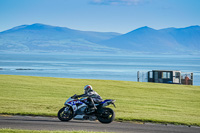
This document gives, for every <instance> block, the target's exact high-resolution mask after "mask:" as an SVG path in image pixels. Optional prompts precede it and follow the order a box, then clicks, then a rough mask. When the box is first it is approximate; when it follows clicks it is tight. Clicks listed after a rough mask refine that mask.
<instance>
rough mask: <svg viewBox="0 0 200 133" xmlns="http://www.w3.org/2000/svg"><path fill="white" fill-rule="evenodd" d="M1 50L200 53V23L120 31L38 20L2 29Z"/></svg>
mask: <svg viewBox="0 0 200 133" xmlns="http://www.w3.org/2000/svg"><path fill="white" fill-rule="evenodd" d="M0 51H6V52H65V53H80V52H83V53H85V52H86V53H134V52H137V53H159V54H162V53H164V54H171V53H172V54H184V53H186V54H200V26H190V27H186V28H166V29H161V30H155V29H152V28H150V27H147V26H146V27H141V28H138V29H136V30H133V31H131V32H129V33H126V34H119V33H114V32H93V31H79V30H73V29H69V28H65V27H57V26H50V25H44V24H38V23H36V24H32V25H21V26H18V27H14V28H12V29H10V30H6V31H3V32H0Z"/></svg>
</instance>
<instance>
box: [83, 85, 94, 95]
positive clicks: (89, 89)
mask: <svg viewBox="0 0 200 133" xmlns="http://www.w3.org/2000/svg"><path fill="white" fill-rule="evenodd" d="M91 90H93V89H92V86H91V85H86V86H85V87H84V91H85V94H86V93H88V92H89V91H91Z"/></svg>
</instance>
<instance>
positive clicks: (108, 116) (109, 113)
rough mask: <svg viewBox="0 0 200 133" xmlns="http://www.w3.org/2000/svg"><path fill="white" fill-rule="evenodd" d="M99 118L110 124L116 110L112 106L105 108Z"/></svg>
mask: <svg viewBox="0 0 200 133" xmlns="http://www.w3.org/2000/svg"><path fill="white" fill-rule="evenodd" d="M97 118H98V120H99V121H100V122H101V123H105V124H108V123H111V122H112V121H113V120H114V119H115V112H114V111H113V110H112V109H111V108H103V111H102V113H101V114H100V115H98V117H97Z"/></svg>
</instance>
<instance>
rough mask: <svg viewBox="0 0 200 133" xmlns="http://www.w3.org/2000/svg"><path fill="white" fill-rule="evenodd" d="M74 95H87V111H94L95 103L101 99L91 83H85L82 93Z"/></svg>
mask: <svg viewBox="0 0 200 133" xmlns="http://www.w3.org/2000/svg"><path fill="white" fill-rule="evenodd" d="M76 97H87V101H88V103H86V104H87V105H88V107H89V112H94V111H95V110H96V109H97V108H96V106H95V103H100V102H102V101H103V99H102V98H101V96H100V95H99V94H98V93H97V92H96V91H94V90H93V88H92V86H91V85H86V86H85V87H84V94H82V95H77V96H76Z"/></svg>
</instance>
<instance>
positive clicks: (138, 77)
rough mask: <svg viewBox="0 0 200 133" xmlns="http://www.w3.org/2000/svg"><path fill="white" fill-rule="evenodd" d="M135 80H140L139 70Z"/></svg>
mask: <svg viewBox="0 0 200 133" xmlns="http://www.w3.org/2000/svg"><path fill="white" fill-rule="evenodd" d="M137 81H138V82H140V71H138V72H137Z"/></svg>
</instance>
